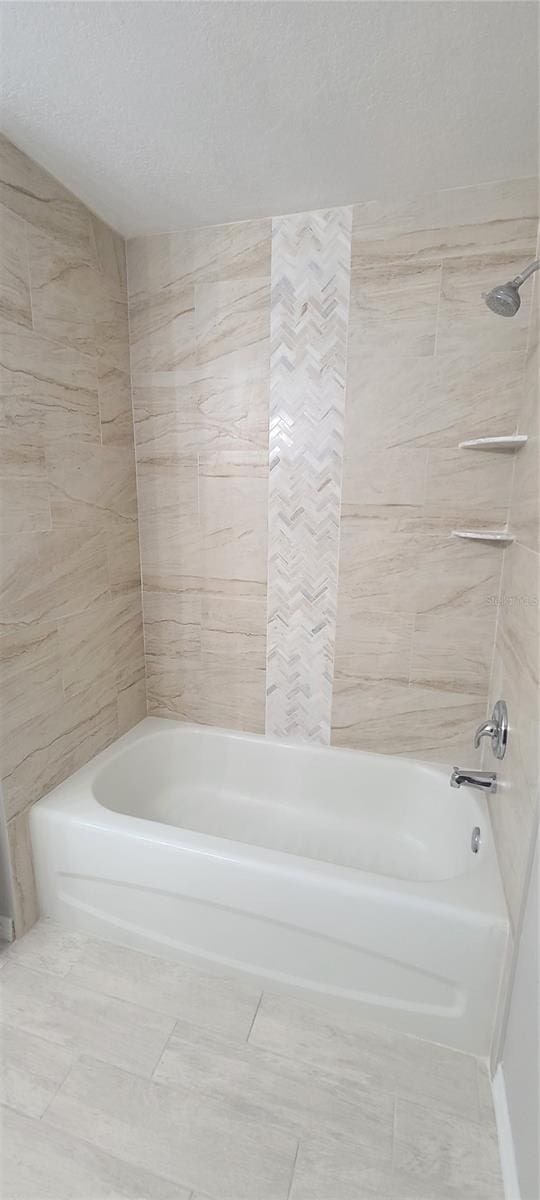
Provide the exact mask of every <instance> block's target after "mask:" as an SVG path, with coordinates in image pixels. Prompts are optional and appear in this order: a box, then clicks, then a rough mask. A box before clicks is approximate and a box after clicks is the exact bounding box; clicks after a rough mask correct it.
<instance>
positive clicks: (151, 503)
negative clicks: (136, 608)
mask: <svg viewBox="0 0 540 1200" xmlns="http://www.w3.org/2000/svg"><path fill="white" fill-rule="evenodd" d="M270 251H271V223H270V221H252V222H250V221H248V222H245V223H243V224H238V225H227V226H222V227H218V228H214V229H205V230H195V231H193V232H189V233H179V234H173V235H171V236H163V237H162V236H159V237H153V238H139V239H136V240H134V241H132V242H130V243H128V276H129V294H130V329H131V366H132V380H133V404H134V418H135V438H136V449H137V476H138V495H139V520H140V530H141V561H142V578H143V602H144V625H145V644H146V670H147V681H148V706H149V712H150V713H152V714H154V715H158V716H164V717H181V718H183V719H186V720H194V721H202V722H206V723H209V724H214V725H225V726H228V727H229V728H233V729H247V730H253V731H256V732H262V731H263V730H264V715H265V674H266V672H265V663H266V579H267V567H268V563H267V559H268V548H267V514H268V395H269V362H270Z"/></svg>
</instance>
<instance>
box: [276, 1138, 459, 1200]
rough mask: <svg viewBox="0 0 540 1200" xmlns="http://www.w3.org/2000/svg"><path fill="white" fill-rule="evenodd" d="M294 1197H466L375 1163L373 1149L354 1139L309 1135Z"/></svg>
mask: <svg viewBox="0 0 540 1200" xmlns="http://www.w3.org/2000/svg"><path fill="white" fill-rule="evenodd" d="M290 1200H462V1193H461V1192H460V1191H459V1190H456V1189H454V1188H450V1187H446V1186H445V1185H441V1184H440V1182H439V1181H436V1182H434V1181H433V1180H432V1179H431V1180H422V1179H420V1178H419V1177H416V1178H415V1177H414V1176H410V1175H409V1176H405V1174H404V1173H403V1171H396V1172H394V1171H392V1170H391V1169H390V1168H388V1167H381V1166H378V1165H377V1166H374V1165H373V1157H372V1155H371V1153H370V1152H369V1149H368V1150H366V1148H365V1147H363V1146H359V1145H358V1144H357V1143H356V1141H355V1140H354V1139H352V1138H351V1139H350V1140H344V1139H342V1138H339V1139H338V1138H335V1137H328V1136H322V1137H321V1136H317V1137H313V1136H307V1137H305V1138H301V1140H300V1146H299V1150H298V1157H297V1160H296V1164H295V1169H294V1175H293V1182H292V1185H291V1192H290Z"/></svg>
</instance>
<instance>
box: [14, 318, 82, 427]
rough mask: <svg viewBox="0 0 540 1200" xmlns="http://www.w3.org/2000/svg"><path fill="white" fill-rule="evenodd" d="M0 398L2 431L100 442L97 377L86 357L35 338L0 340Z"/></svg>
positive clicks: (18, 335)
mask: <svg viewBox="0 0 540 1200" xmlns="http://www.w3.org/2000/svg"><path fill="white" fill-rule="evenodd" d="M0 396H1V397H2V399H1V401H0V424H1V426H2V428H9V427H13V426H15V427H20V426H22V427H23V428H26V429H29V430H32V431H37V433H38V434H39V435H41V434H43V435H44V436H46V437H47V438H48V439H49V440H51V439H54V438H69V439H71V438H73V439H76V440H77V441H81V442H82V441H84V442H99V406H98V391H97V375H96V368H95V365H94V362H93V361H92V359H91V358H89V357H88V356H87V355H83V354H78V353H77V352H76V351H75V350H73V349H71V348H68V347H65V346H59V345H57V344H56V343H55V342H50V341H48V339H47V338H42V337H38V336H37V334H35V333H31V332H20V333H19V332H17V333H6V334H3V336H2V344H1V349H0Z"/></svg>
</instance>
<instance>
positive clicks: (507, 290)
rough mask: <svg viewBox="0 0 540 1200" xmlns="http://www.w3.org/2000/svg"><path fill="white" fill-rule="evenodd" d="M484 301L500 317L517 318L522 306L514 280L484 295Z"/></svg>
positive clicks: (501, 284)
mask: <svg viewBox="0 0 540 1200" xmlns="http://www.w3.org/2000/svg"><path fill="white" fill-rule="evenodd" d="M484 300H485V302H486V304H487V306H488V308H490V309H491V311H492V312H494V313H497V316H499V317H515V315H516V313H517V311H518V308H519V306H520V304H521V296H520V294H519V290H518V288H517V287H516V284H515V283H514V281H513V280H510V281H509V282H508V283H500V284H499V286H498V287H494V288H492V289H491V291H490V292H487V293H486V294H485V295H484Z"/></svg>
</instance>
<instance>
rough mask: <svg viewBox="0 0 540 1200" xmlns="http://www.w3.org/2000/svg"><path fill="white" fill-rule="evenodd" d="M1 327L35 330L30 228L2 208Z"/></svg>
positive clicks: (0, 262) (0, 208) (0, 207)
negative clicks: (29, 248)
mask: <svg viewBox="0 0 540 1200" xmlns="http://www.w3.org/2000/svg"><path fill="white" fill-rule="evenodd" d="M0 240H1V242H2V255H1V258H0V325H1V328H2V330H3V331H4V330H6V329H9V328H10V327H11V326H14V327H15V329H16V328H17V326H22V328H23V329H31V328H32V304H31V301H30V277H29V271H28V253H27V247H26V227H25V224H24V221H21V220H19V218H18V217H16V216H15V215H14V214H13V213H12V212H10V211H9V209H8V208H5V207H4V206H3V205H0Z"/></svg>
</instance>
